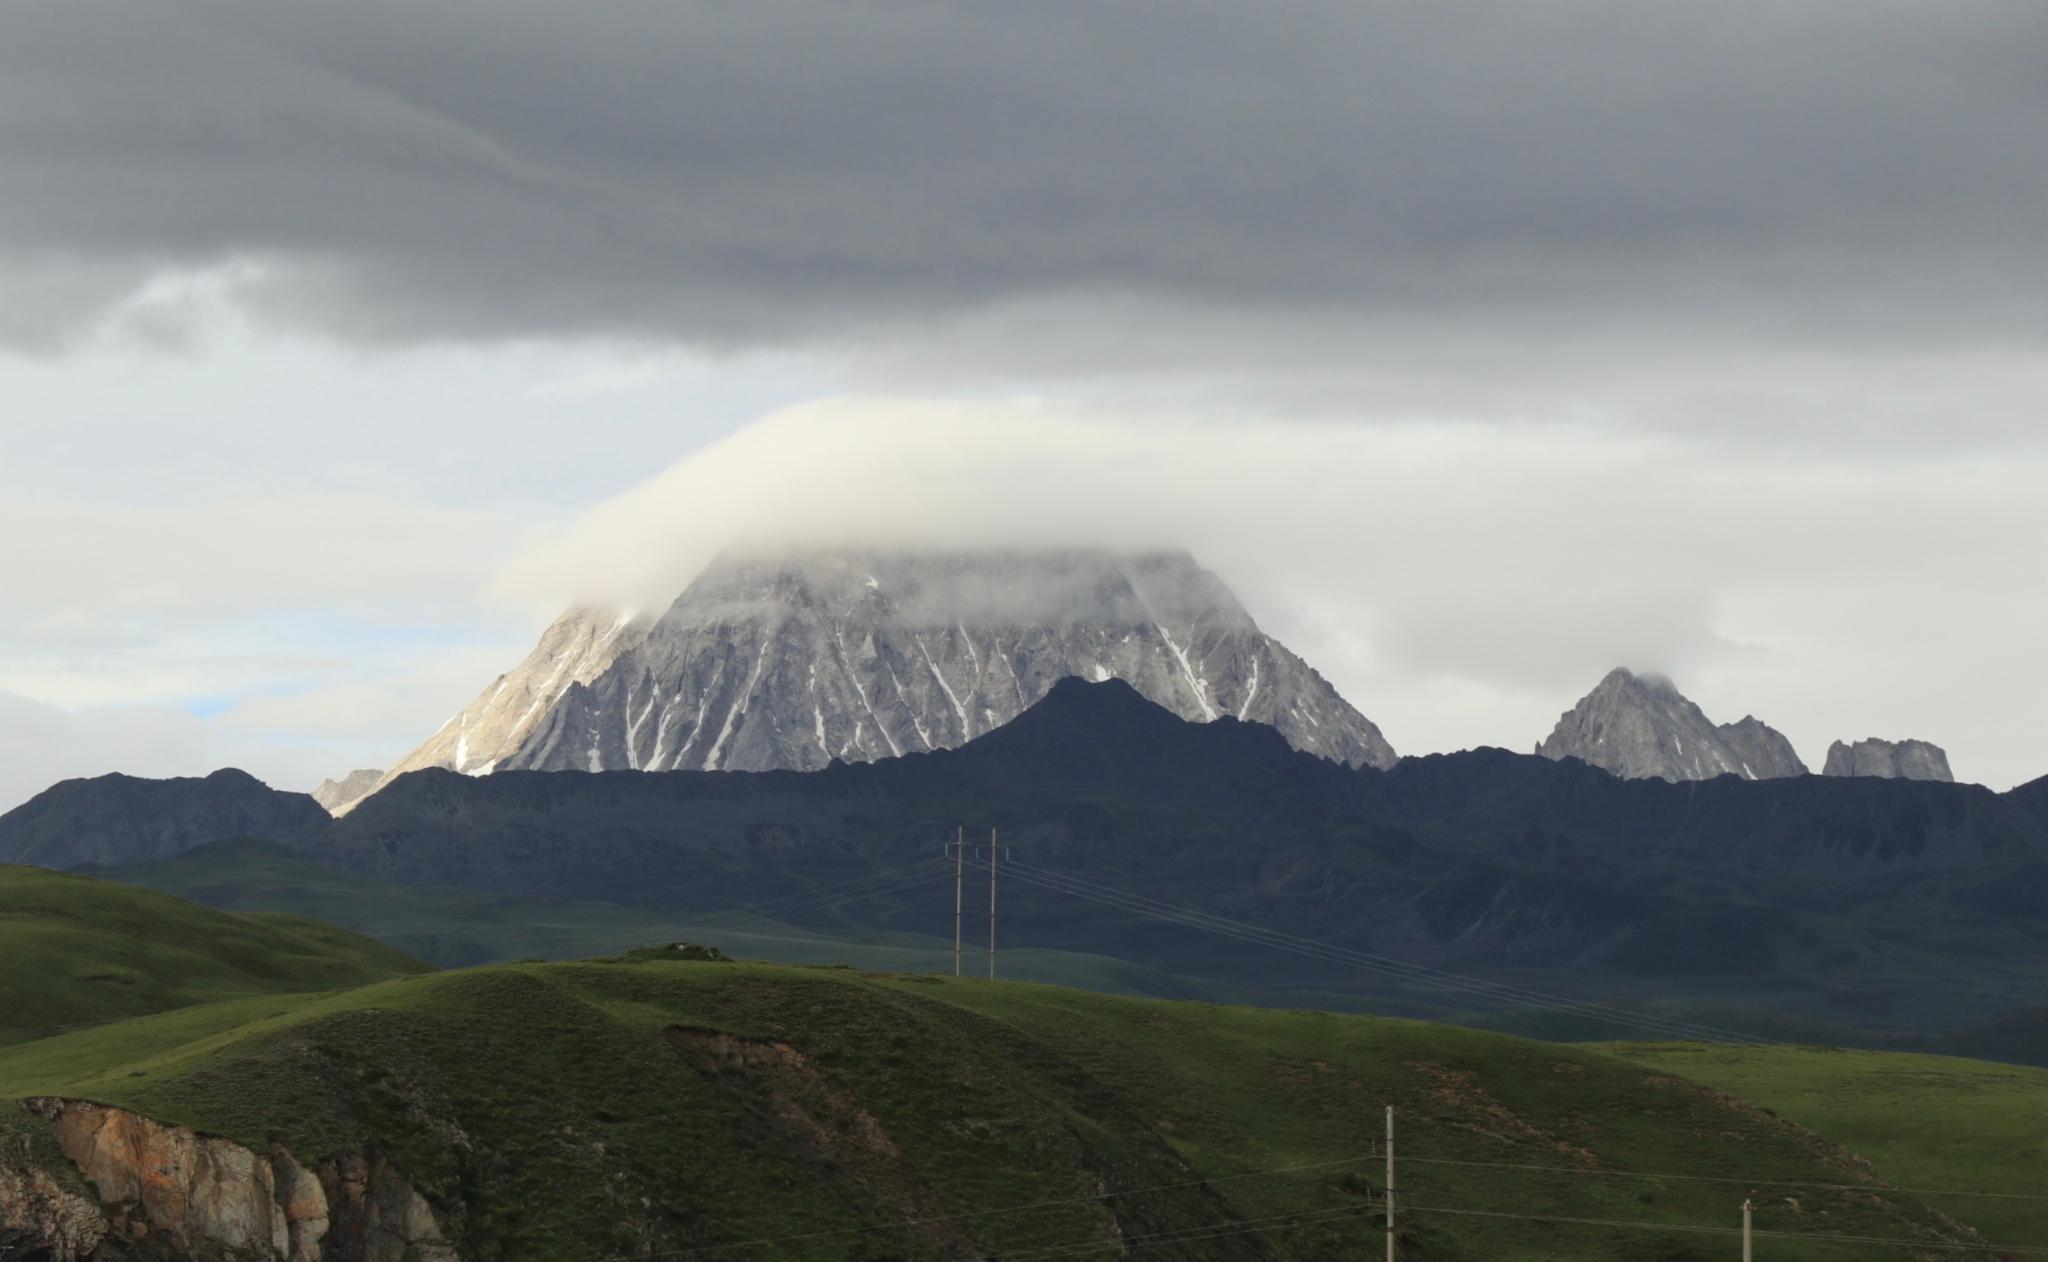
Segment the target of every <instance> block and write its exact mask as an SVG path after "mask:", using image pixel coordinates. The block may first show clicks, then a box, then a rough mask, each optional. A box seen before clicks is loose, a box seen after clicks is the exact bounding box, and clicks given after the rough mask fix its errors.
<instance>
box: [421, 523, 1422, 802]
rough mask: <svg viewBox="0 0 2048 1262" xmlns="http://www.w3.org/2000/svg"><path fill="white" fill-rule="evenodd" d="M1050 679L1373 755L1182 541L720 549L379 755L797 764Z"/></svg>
mask: <svg viewBox="0 0 2048 1262" xmlns="http://www.w3.org/2000/svg"><path fill="white" fill-rule="evenodd" d="M1068 676H1080V677H1081V678H1084V679H1092V680H1102V679H1111V678H1117V679H1122V680H1125V681H1126V682H1128V683H1130V684H1131V685H1132V686H1134V687H1135V688H1137V689H1138V690H1139V691H1140V692H1141V693H1143V694H1144V695H1145V696H1147V697H1149V698H1151V699H1152V700H1153V701H1155V702H1157V703H1159V704H1160V705H1162V706H1165V707H1166V708H1167V709H1169V710H1172V711H1173V712H1174V713H1176V714H1179V715H1181V716H1183V717H1185V718H1188V719H1198V720H1211V719H1217V718H1221V717H1224V716H1230V717H1233V718H1237V719H1243V720H1249V721H1252V722H1257V723H1265V724H1269V725H1271V726H1273V727H1275V728H1277V729H1279V731H1280V732H1281V733H1282V734H1283V735H1285V736H1286V737H1287V739H1288V740H1289V741H1290V742H1291V743H1293V744H1294V745H1295V746H1296V747H1297V748H1300V749H1303V750H1307V751H1309V752H1311V753H1316V754H1320V755H1322V756H1324V757H1328V758H1332V759H1336V760H1339V761H1342V762H1346V763H1350V764H1352V765H1360V764H1366V763H1370V764H1372V765H1374V766H1380V767H1385V766H1390V765H1391V764H1392V763H1393V762H1394V751H1393V749H1392V747H1391V746H1389V745H1388V744H1387V742H1386V740H1385V738H1384V737H1382V736H1381V735H1380V731H1379V729H1378V728H1377V727H1375V726H1373V724H1372V723H1371V722H1370V721H1369V720H1368V719H1366V718H1365V716H1363V715H1361V714H1360V713H1358V711H1356V710H1354V709H1352V708H1351V706H1350V705H1349V704H1348V703H1346V702H1345V700H1344V699H1343V698H1342V697H1340V696H1338V695H1337V692H1336V690H1335V689H1334V688H1332V687H1331V686H1330V685H1329V683H1328V682H1327V681H1325V680H1324V679H1323V677H1322V676H1321V675H1319V674H1317V673H1316V672H1315V671H1314V670H1312V669H1311V668H1310V667H1309V666H1308V665H1307V664H1306V663H1305V662H1303V661H1302V660H1301V659H1300V658H1299V657H1296V656H1295V655H1294V654H1293V653H1291V652H1289V651H1288V650H1287V648H1286V647H1285V646H1284V645H1282V644H1280V643H1279V642H1278V641H1276V640H1274V639H1272V638H1271V637H1270V636H1268V635H1266V634H1265V633H1264V632H1262V631H1261V630H1259V628H1258V625H1257V624H1256V623H1254V622H1253V621H1252V618H1251V616H1250V615H1249V614H1248V613H1246V612H1245V610H1244V608H1243V607H1242V606H1241V605H1240V604H1239V603H1238V601H1237V599H1236V597H1235V596H1233V595H1232V594H1231V592H1230V591H1229V589H1228V588H1226V587H1225V586H1224V585H1223V584H1222V583H1221V582H1220V581H1219V580H1218V579H1217V578H1216V577H1215V576H1214V575H1212V574H1210V573H1209V572H1208V571H1206V570H1204V569H1202V568H1201V567H1200V566H1199V565H1197V564H1196V563H1195V561H1194V559H1193V558H1192V557H1190V556H1188V555H1187V554H1185V553H1178V552H1174V553H1148V554H1143V555H1123V554H1116V553H1110V552H1097V551H1030V552H1026V551H1017V552H959V553H942V552H850V551H849V552H811V553H802V554H789V555H779V556H772V557H741V556H728V557H725V558H721V559H720V560H719V561H718V562H716V563H714V564H713V565H712V566H711V568H710V569H708V570H707V571H706V572H705V573H704V574H702V575H701V576H700V577H699V578H698V579H697V580H696V581H695V582H694V583H692V584H691V585H690V587H689V589H688V590H687V591H685V592H684V593H683V594H682V596H681V597H679V598H678V599H677V600H676V602H675V604H674V605H672V606H671V607H670V608H669V609H668V611H667V612H666V613H665V614H663V615H662V616H661V617H660V618H659V619H641V618H636V617H632V616H627V617H620V616H618V615H616V614H613V615H605V614H602V613H599V612H596V611H588V610H583V611H572V612H571V613H569V614H566V615H564V616H563V618H562V619H561V620H559V621H557V622H556V623H555V624H554V626H552V627H550V628H549V629H548V632H547V634H546V635H545V636H544V637H543V638H542V641H541V644H540V645H539V647H537V648H536V649H535V650H534V652H533V653H532V654H531V655H530V656H529V657H528V658H527V660H526V661H525V662H524V663H522V664H521V665H520V666H519V668H518V669H516V670H515V671H513V672H512V673H510V674H508V675H505V676H503V677H502V678H500V679H498V680H496V681H494V682H493V684H492V685H491V687H490V688H488V689H486V690H485V692H484V694H483V695H482V696H480V697H479V698H477V700H476V701H475V702H473V703H472V704H471V705H470V707H469V708H468V709H466V710H464V711H463V712H462V713H461V714H459V715H457V716H456V717H454V718H452V719H450V720H449V721H448V723H447V724H446V725H444V726H443V727H442V729H441V730H440V731H439V732H437V733H436V734H435V735H434V736H433V738H432V739H430V740H429V741H428V742H427V743H426V744H425V745H423V746H421V747H420V748H419V749H418V750H416V751H415V752H414V753H413V754H411V755H410V756H408V757H407V758H406V759H404V760H403V761H401V762H400V763H398V764H397V766H395V767H394V768H393V769H392V772H391V775H393V776H395V775H397V774H399V773H400V772H403V771H406V770H411V769H414V768H418V767H425V766H441V767H451V768H454V769H456V770H459V771H465V772H470V773H475V774H481V773H485V772H488V771H491V770H494V769H505V768H522V769H536V770H563V769H575V770H588V771H601V770H622V769H634V770H643V771H655V770H660V771H669V770H678V769H698V770H714V771H715V770H749V771H754V770H769V769H775V768H790V769H799V770H805V769H812V768H818V767H823V766H825V765H826V764H827V763H829V762H831V761H832V760H834V759H841V760H844V761H848V762H863V761H871V760H874V759H878V758H888V757H892V756H895V755H898V754H906V753H913V752H919V751H925V750H933V749H945V748H949V747H952V746H955V745H959V744H961V743H963V742H965V741H967V740H970V739H972V738H973V737H976V736H979V735H981V734H982V733H984V732H987V731H990V730H991V729H993V728H996V727H999V726H1001V725H1002V724H1004V723H1007V722H1009V721H1010V720H1011V719H1013V718H1015V717H1016V716H1017V715H1018V714H1019V713H1020V712H1022V711H1023V710H1024V709H1025V708H1027V707H1028V706H1030V705H1031V704H1033V703H1034V702H1036V701H1037V700H1038V699H1039V698H1041V697H1043V696H1044V695H1045V694H1046V692H1047V690H1049V689H1050V688H1051V687H1052V685H1053V684H1054V683H1055V682H1057V681H1058V680H1060V679H1062V678H1065V677H1068Z"/></svg>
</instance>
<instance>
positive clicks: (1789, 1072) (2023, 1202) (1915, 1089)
mask: <svg viewBox="0 0 2048 1262" xmlns="http://www.w3.org/2000/svg"><path fill="white" fill-rule="evenodd" d="M1612 1050H1613V1051H1614V1053H1615V1054H1616V1055H1617V1056H1620V1057H1623V1058H1625V1059H1627V1060H1630V1061H1633V1062H1635V1063H1637V1064H1640V1065H1643V1066H1646V1067H1649V1068H1652V1069H1656V1070H1658V1071H1660V1072H1666V1073H1672V1074H1679V1075H1682V1076H1684V1077H1687V1078H1691V1079H1694V1080H1695V1081H1698V1082H1704V1083H1707V1084H1708V1085H1710V1086H1714V1087H1718V1088H1720V1089H1721V1090H1723V1091H1728V1092H1732V1093H1734V1094H1735V1095H1739V1096H1741V1097H1743V1098H1744V1099H1746V1100H1753V1101H1755V1102H1756V1103H1758V1104H1761V1105H1764V1106H1766V1107H1768V1108H1770V1109H1773V1110H1775V1111H1777V1112H1778V1113H1780V1114H1782V1115H1783V1116H1785V1117H1786V1118H1788V1119H1790V1120H1791V1121H1794V1122H1797V1123H1799V1124H1800V1125H1802V1126H1808V1127H1811V1128H1812V1129H1814V1130H1816V1131H1819V1132H1820V1133H1821V1134H1823V1135H1826V1136H1828V1137H1829V1138H1831V1139H1834V1140H1836V1141H1838V1142H1840V1143H1842V1144H1846V1145H1847V1146H1848V1147H1850V1148H1853V1149H1854V1150H1855V1151H1857V1152H1858V1153H1860V1154H1862V1155H1863V1156H1865V1157H1867V1158H1869V1160H1870V1162H1871V1164H1872V1166H1873V1167H1874V1168H1875V1169H1876V1171H1877V1173H1879V1174H1880V1175H1882V1176H1884V1177H1885V1178H1886V1179H1888V1180H1890V1181H1892V1182H1893V1183H1896V1184H1898V1185H1900V1186H1903V1187H1914V1188H1932V1189H1944V1190H1947V1189H1953V1190H1955V1191H1957V1192H1979V1193H1989V1194H1990V1195H1983V1196H1963V1195H1956V1196H1932V1195H1930V1196H1925V1197H1923V1198H1922V1199H1924V1200H1926V1201H1927V1202H1928V1203H1929V1204H1931V1205H1935V1206H1937V1207H1939V1208H1941V1209H1943V1210H1946V1211H1947V1212H1949V1213H1950V1214H1953V1215H1954V1216H1955V1217H1957V1218H1960V1219H1962V1220H1963V1221H1965V1222H1967V1223H1970V1224H1971V1225H1972V1226H1975V1227H1977V1228H1979V1229H1981V1230H1982V1231H1984V1232H1985V1233H1986V1234H1987V1235H1989V1236H1991V1237H1992V1238H1993V1239H1994V1240H1998V1241H2000V1242H2003V1243H2011V1244H2021V1243H2024V1244H2029V1245H2040V1244H2044V1243H2048V1069H2038V1068H2031V1067H2027V1066H2021V1065H2000V1064H1992V1063H1989V1062H1986V1061H1976V1060H1962V1059H1958V1058H1955V1057H1948V1056H1921V1055H1914V1054H1908V1053H1903V1052H1845V1051H1837V1050H1834V1049H1831V1048H1815V1047H1741V1048H1737V1047H1698V1046H1671V1045H1668V1044H1654V1043H1653V1044H1624V1045H1620V1046H1617V1047H1615V1048H1613V1049H1612Z"/></svg>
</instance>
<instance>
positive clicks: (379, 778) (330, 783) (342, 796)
mask: <svg viewBox="0 0 2048 1262" xmlns="http://www.w3.org/2000/svg"><path fill="white" fill-rule="evenodd" d="M383 782H384V773H383V772H382V771H379V770H377V769H376V768H375V767H369V768H364V769H359V770H356V771H351V772H349V773H348V774H347V775H345V776H343V777H342V778H341V779H339V780H322V781H321V782H320V787H319V788H317V789H315V790H313V800H314V801H315V802H318V803H319V804H320V805H321V806H324V807H326V808H327V813H328V814H330V815H346V814H348V812H349V810H350V809H351V808H353V807H354V806H355V804H356V803H358V802H360V801H362V800H363V799H364V798H366V797H368V796H370V794H372V793H374V792H376V789H377V786H378V785H379V784H382V783H383Z"/></svg>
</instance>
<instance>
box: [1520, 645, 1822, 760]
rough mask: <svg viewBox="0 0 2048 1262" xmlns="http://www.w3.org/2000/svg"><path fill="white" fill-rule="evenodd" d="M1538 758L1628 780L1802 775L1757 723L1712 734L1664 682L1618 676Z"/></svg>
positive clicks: (1712, 727) (1564, 722)
mask: <svg viewBox="0 0 2048 1262" xmlns="http://www.w3.org/2000/svg"><path fill="white" fill-rule="evenodd" d="M1536 752H1537V753H1539V754H1541V755H1543V756H1544V757H1545V758H1578V759H1580V760H1582V761H1584V762H1588V763H1591V764H1592V765H1593V766H1596V767H1603V768H1605V769H1606V770H1608V771H1611V772H1613V773H1614V774H1616V775H1618V776H1622V777H1624V778H1627V779H1647V778H1649V777H1653V776H1654V777H1656V778H1658V779H1662V780H1672V781H1678V780H1711V779H1713V778H1714V777H1715V776H1723V775H1735V776H1741V777H1742V778H1743V779H1745V780H1770V779H1777V778H1780V777H1783V776H1799V775H1805V774H1806V765H1805V764H1804V763H1802V762H1801V761H1800V760H1799V755H1798V754H1797V753H1795V752H1794V751H1793V749H1792V743H1791V742H1790V741H1789V740H1787V739H1785V736H1784V734H1783V733H1780V732H1778V731H1777V730H1775V729H1774V728H1772V727H1770V726H1769V725H1768V724H1766V723H1764V722H1762V721H1761V720H1759V719H1757V718H1755V717H1754V716H1745V717H1744V718H1743V719H1742V720H1741V721H1740V722H1736V723H1728V724H1722V725H1718V726H1717V725H1716V724H1715V723H1714V722H1713V721H1712V720H1710V719H1709V718H1707V716H1706V714H1705V713H1703V712H1702V711H1701V710H1700V708H1699V707H1698V706H1697V705H1694V704H1693V703H1692V702H1691V701H1690V700H1688V699H1687V698H1686V697H1685V695H1684V694H1683V693H1681V692H1679V691H1678V688H1677V687H1676V686H1675V685H1674V684H1673V683H1672V682H1671V681H1670V680H1669V679H1666V678H1664V677H1663V676H1661V675H1638V674H1636V673H1635V672H1633V671H1630V670H1626V669H1620V668H1617V669H1615V670H1612V671H1610V672H1608V674H1607V677H1606V678H1604V679H1602V680H1601V681H1600V683H1599V685H1598V686H1597V687H1595V688H1594V689H1593V691H1591V692H1589V693H1587V694H1586V695H1585V697H1583V698H1581V699H1580V701H1579V703H1578V704H1577V705H1576V706H1573V707H1572V708H1571V709H1570V710H1568V711H1566V712H1565V713H1564V715H1563V716H1562V717H1560V718H1559V719H1558V721H1557V727H1556V728H1555V729H1554V730H1552V732H1551V733H1550V736H1549V737H1548V738H1547V739H1545V740H1544V741H1543V743H1542V744H1540V745H1538V746H1537V747H1536Z"/></svg>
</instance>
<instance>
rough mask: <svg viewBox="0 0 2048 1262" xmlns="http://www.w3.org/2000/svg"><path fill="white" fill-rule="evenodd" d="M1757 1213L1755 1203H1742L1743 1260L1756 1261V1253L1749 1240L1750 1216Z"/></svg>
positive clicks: (1743, 1261)
mask: <svg viewBox="0 0 2048 1262" xmlns="http://www.w3.org/2000/svg"><path fill="white" fill-rule="evenodd" d="M1755 1213H1756V1206H1755V1205H1753V1204H1751V1203H1750V1202H1748V1201H1744V1202H1743V1203H1742V1262H1756V1253H1755V1252H1754V1249H1753V1246H1752V1245H1751V1244H1750V1240H1749V1227H1750V1218H1751V1217H1752V1216H1753V1215H1754V1214H1755Z"/></svg>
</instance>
